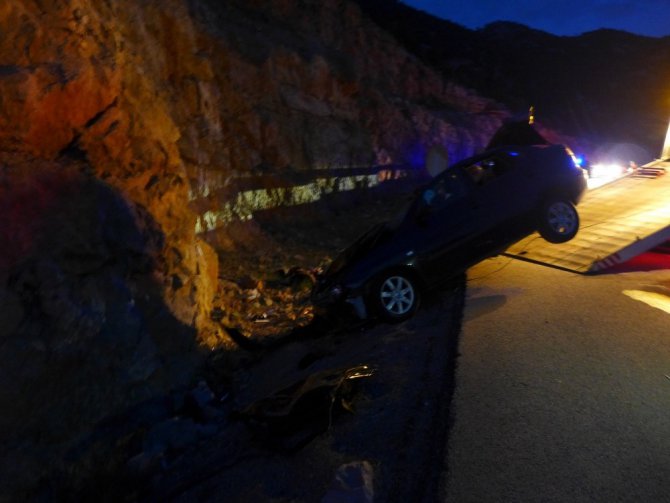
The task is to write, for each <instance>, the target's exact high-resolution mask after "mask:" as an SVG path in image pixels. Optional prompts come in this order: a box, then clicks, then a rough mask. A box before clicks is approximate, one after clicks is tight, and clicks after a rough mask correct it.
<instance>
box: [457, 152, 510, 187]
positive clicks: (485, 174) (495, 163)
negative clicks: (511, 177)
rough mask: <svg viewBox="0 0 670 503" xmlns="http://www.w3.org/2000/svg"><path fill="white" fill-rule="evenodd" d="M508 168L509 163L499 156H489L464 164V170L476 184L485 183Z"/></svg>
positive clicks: (502, 173)
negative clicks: (468, 164)
mask: <svg viewBox="0 0 670 503" xmlns="http://www.w3.org/2000/svg"><path fill="white" fill-rule="evenodd" d="M509 170H510V164H509V163H508V162H506V161H505V160H503V159H501V158H499V157H489V158H486V159H482V160H481V161H479V162H476V163H474V164H471V165H470V166H466V168H465V172H466V173H467V174H468V176H469V177H470V178H471V179H472V181H473V182H474V183H475V184H476V185H479V186H481V185H486V184H488V183H490V182H491V181H493V180H495V179H496V178H498V177H500V176H502V175H504V174H505V173H507V172H508V171H509Z"/></svg>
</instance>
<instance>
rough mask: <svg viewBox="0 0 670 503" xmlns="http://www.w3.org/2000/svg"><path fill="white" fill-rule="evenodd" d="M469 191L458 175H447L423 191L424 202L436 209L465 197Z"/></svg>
mask: <svg viewBox="0 0 670 503" xmlns="http://www.w3.org/2000/svg"><path fill="white" fill-rule="evenodd" d="M466 194H467V189H466V187H465V185H464V183H463V180H462V179H461V178H460V177H459V176H458V174H457V173H446V174H444V175H442V176H441V177H440V178H439V179H437V180H435V182H434V183H432V184H431V185H430V186H429V187H428V188H427V189H426V190H424V191H423V195H422V197H423V202H424V203H425V204H426V206H429V207H431V208H434V209H438V208H442V207H444V206H446V205H447V204H450V203H452V202H454V201H457V200H459V199H461V198H462V197H465V196H466Z"/></svg>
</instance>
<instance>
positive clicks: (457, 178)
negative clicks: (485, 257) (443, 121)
mask: <svg viewBox="0 0 670 503" xmlns="http://www.w3.org/2000/svg"><path fill="white" fill-rule="evenodd" d="M475 210H476V208H475V206H474V201H473V198H472V186H471V185H470V184H469V183H468V181H467V180H466V179H465V178H464V177H463V174H462V173H461V172H460V171H458V170H447V171H446V172H444V173H442V174H441V175H440V176H439V177H438V178H436V179H435V180H434V182H433V183H431V184H430V185H429V186H428V187H426V188H425V189H424V190H423V191H422V192H421V194H420V199H419V201H418V205H417V211H416V213H415V215H414V221H413V222H412V224H413V230H412V231H411V232H409V233H407V240H408V243H411V244H412V245H413V246H412V251H413V252H414V253H416V259H417V262H418V265H419V267H420V268H421V270H422V272H423V275H424V277H425V278H426V279H427V280H428V281H429V282H430V283H438V282H440V281H442V280H444V279H446V278H448V277H449V276H451V275H453V274H454V273H457V272H459V271H461V270H462V269H463V267H464V264H465V262H466V260H465V259H466V258H467V256H468V243H469V241H470V240H471V239H472V237H473V236H474V235H475V232H476V229H477V228H478V225H477V223H476V222H475V221H474V219H475V218H476V211H475Z"/></svg>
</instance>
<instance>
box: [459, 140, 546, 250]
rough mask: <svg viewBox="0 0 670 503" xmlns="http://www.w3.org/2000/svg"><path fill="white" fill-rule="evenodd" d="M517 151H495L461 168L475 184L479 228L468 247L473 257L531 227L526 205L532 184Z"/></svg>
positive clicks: (506, 243) (532, 188) (529, 199)
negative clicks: (471, 244) (474, 238)
mask: <svg viewBox="0 0 670 503" xmlns="http://www.w3.org/2000/svg"><path fill="white" fill-rule="evenodd" d="M521 155H522V154H519V153H516V152H514V151H504V152H497V153H495V154H492V155H490V156H487V157H485V158H482V159H480V160H479V161H478V162H476V163H473V164H472V165H469V166H465V167H464V168H463V171H464V173H466V175H467V176H468V178H469V179H470V180H471V181H472V183H473V184H474V186H475V188H474V189H473V198H474V201H475V206H476V208H477V213H478V214H477V217H476V221H477V222H478V223H479V228H478V236H477V238H476V240H475V241H473V246H472V248H471V249H472V252H473V254H474V255H476V258H479V257H486V256H489V255H491V254H495V253H498V251H499V250H498V248H500V247H501V246H503V247H505V246H507V245H509V244H511V243H512V242H514V241H516V240H517V239H520V238H521V237H523V235H525V234H526V233H528V232H530V231H531V230H532V222H531V220H530V219H529V216H530V215H529V213H530V211H529V208H530V206H531V205H532V201H534V196H533V194H532V192H533V190H534V185H533V184H531V183H529V182H530V181H529V180H528V179H527V177H526V174H525V172H524V171H523V170H522V169H520V166H519V164H520V161H522V160H523V159H521ZM529 226H530V227H529Z"/></svg>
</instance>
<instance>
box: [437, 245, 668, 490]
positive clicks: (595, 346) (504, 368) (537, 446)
mask: <svg viewBox="0 0 670 503" xmlns="http://www.w3.org/2000/svg"><path fill="white" fill-rule="evenodd" d="M464 316H465V319H464V322H463V330H462V333H461V340H460V356H459V357H458V361H457V370H456V390H455V394H454V398H453V402H452V406H451V415H452V421H453V424H452V427H451V432H450V436H449V438H450V440H449V448H448V455H447V456H448V459H447V472H446V474H445V475H444V480H443V488H444V489H443V491H442V499H443V501H449V502H450V503H461V502H478V503H484V502H524V503H526V502H567V501H569V502H580V501H603V502H613V501H624V502H628V501H630V502H666V501H667V502H670V270H668V269H666V270H662V269H659V270H651V271H646V272H639V271H638V272H619V273H617V274H605V275H599V276H584V275H579V274H574V273H570V272H565V271H562V270H557V269H552V268H549V267H544V266H541V265H537V264H532V263H527V262H522V261H518V260H515V259H511V258H508V257H504V256H501V257H496V258H494V259H490V260H487V261H485V262H483V263H481V264H479V265H478V266H476V267H474V268H472V269H471V270H470V271H469V272H468V291H467V297H466V309H465V315H464Z"/></svg>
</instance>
